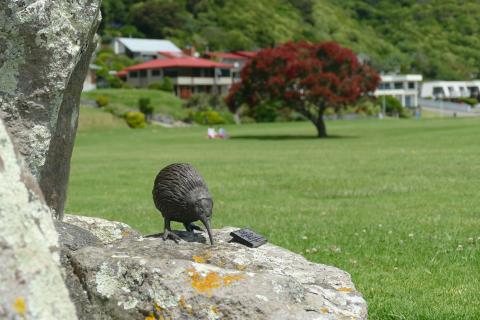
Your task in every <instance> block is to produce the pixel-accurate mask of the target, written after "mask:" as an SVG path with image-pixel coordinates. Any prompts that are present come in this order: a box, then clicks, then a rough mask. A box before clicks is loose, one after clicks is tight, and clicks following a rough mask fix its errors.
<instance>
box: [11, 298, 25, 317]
mask: <svg viewBox="0 0 480 320" xmlns="http://www.w3.org/2000/svg"><path fill="white" fill-rule="evenodd" d="M13 309H15V311H16V312H17V313H18V314H19V315H22V316H23V315H25V313H26V312H27V305H26V303H25V299H23V298H22V297H18V298H17V299H15V303H14V304H13Z"/></svg>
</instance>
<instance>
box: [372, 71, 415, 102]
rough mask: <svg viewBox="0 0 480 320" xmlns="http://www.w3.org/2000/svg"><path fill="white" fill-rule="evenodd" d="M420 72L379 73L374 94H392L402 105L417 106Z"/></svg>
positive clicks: (378, 95) (377, 95) (379, 95)
mask: <svg viewBox="0 0 480 320" xmlns="http://www.w3.org/2000/svg"><path fill="white" fill-rule="evenodd" d="M422 80H423V77H422V75H421V74H391V75H388V74H385V75H381V82H380V85H379V87H378V88H377V90H375V93H374V94H375V96H376V97H381V96H393V97H395V98H396V99H397V100H398V101H400V102H401V103H402V106H403V107H408V108H415V107H417V106H418V94H419V88H420V86H419V85H420V82H421V81H422Z"/></svg>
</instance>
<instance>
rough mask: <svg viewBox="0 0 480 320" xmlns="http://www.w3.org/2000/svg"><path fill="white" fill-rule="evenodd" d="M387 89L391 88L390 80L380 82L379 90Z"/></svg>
mask: <svg viewBox="0 0 480 320" xmlns="http://www.w3.org/2000/svg"><path fill="white" fill-rule="evenodd" d="M389 89H391V83H390V82H382V83H380V90H389Z"/></svg>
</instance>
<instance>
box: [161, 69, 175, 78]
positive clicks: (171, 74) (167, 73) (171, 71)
mask: <svg viewBox="0 0 480 320" xmlns="http://www.w3.org/2000/svg"><path fill="white" fill-rule="evenodd" d="M163 75H164V76H165V77H170V78H176V77H177V76H178V72H177V70H176V69H168V68H167V69H164V70H163Z"/></svg>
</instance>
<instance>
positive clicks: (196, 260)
mask: <svg viewBox="0 0 480 320" xmlns="http://www.w3.org/2000/svg"><path fill="white" fill-rule="evenodd" d="M192 259H193V261H195V262H196V263H205V258H203V257H202V256H193V257H192Z"/></svg>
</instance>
